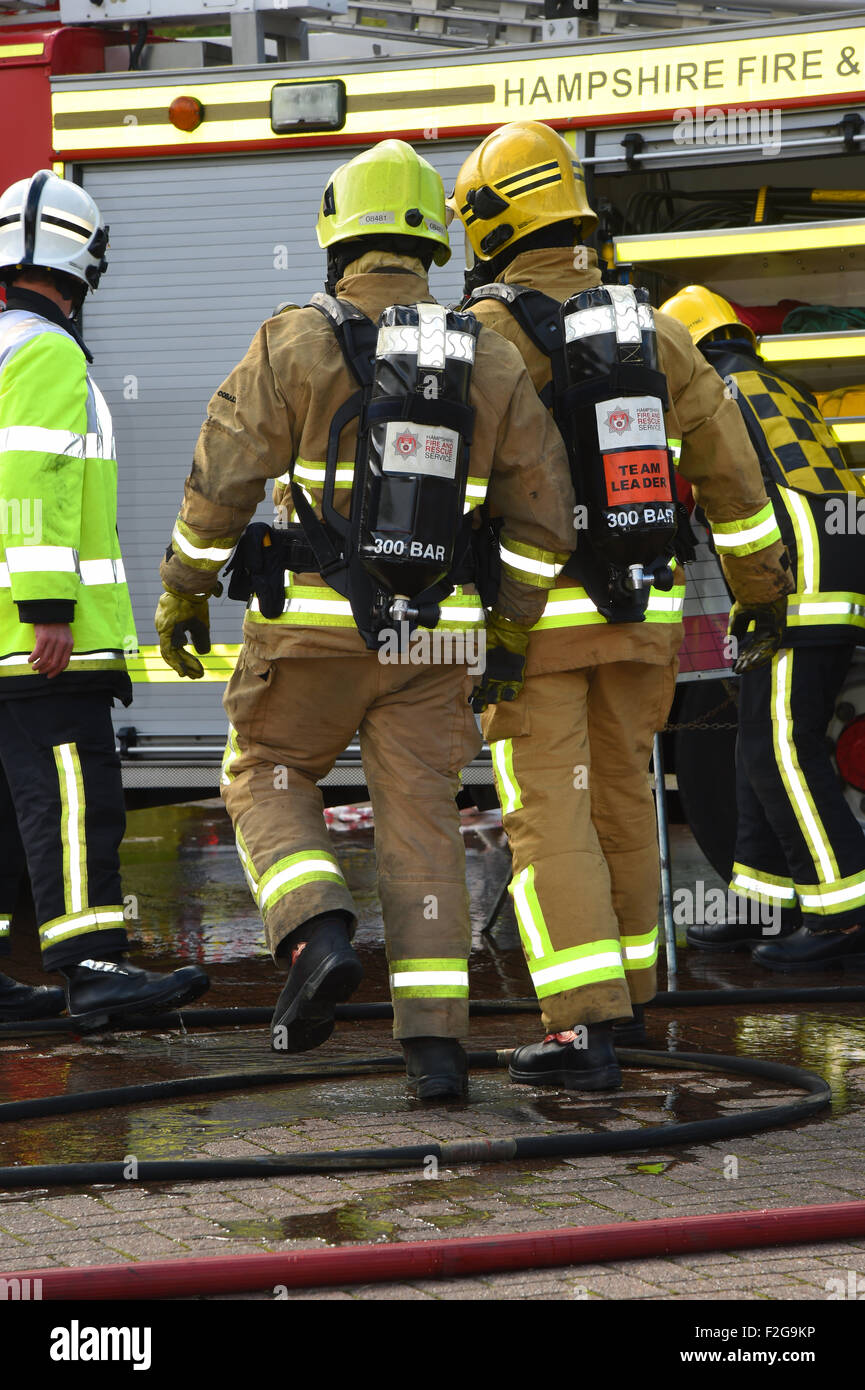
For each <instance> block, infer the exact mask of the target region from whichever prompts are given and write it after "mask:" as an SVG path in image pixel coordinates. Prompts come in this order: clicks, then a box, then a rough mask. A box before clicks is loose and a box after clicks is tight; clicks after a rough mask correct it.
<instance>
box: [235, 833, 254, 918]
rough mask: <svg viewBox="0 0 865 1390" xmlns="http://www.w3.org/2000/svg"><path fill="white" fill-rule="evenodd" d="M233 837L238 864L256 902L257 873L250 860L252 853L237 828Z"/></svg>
mask: <svg viewBox="0 0 865 1390" xmlns="http://www.w3.org/2000/svg"><path fill="white" fill-rule="evenodd" d="M234 838H235V843H236V845H237V853H238V855H239V856H240V864H241V867H242V869H243V872H244V874H245V875H246V881H247V883H248V884H249V891H250V893H251V894H252V896H253V897H254V898H255V900H256V902H258V875H257V873H256V872H255V865H254V864H253V862H252V855H251V854H250V852H249V850H248V849H247V847H246V841H245V840H244V838H243V835H242V833H241V832H240V831H239V830H238V831H237V832H236V833H235V837H234Z"/></svg>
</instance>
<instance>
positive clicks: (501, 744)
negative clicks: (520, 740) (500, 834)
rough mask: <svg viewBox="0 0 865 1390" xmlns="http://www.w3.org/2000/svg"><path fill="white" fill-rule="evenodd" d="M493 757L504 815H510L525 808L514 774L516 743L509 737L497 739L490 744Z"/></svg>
mask: <svg viewBox="0 0 865 1390" xmlns="http://www.w3.org/2000/svg"><path fill="white" fill-rule="evenodd" d="M490 753H491V754H492V759H493V772H494V773H495V779H496V784H497V786H498V793H499V801H500V802H501V806H502V815H503V816H510V815H512V814H513V813H514V811H521V810H522V809H523V798H522V793H521V791H520V784H519V782H518V781H517V779H516V776H515V774H514V745H513V740H512V739H509V738H500V739H496V741H495V743H491V744H490Z"/></svg>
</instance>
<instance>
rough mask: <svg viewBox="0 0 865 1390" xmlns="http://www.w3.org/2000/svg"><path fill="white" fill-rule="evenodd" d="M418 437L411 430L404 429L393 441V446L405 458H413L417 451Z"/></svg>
mask: <svg viewBox="0 0 865 1390" xmlns="http://www.w3.org/2000/svg"><path fill="white" fill-rule="evenodd" d="M417 445H418V438H417V435H416V434H412V433H411V431H410V430H403V432H402V434H398V435H397V437H396V439H395V440H394V441H393V447H394V448H395V449H396V451H397V453H398V454H401V455H402V457H403V458H413V457H414V455H415V454H416V453H417Z"/></svg>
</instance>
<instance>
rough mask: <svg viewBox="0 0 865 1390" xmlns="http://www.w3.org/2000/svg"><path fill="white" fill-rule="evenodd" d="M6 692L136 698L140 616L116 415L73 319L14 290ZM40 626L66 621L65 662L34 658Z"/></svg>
mask: <svg viewBox="0 0 865 1390" xmlns="http://www.w3.org/2000/svg"><path fill="white" fill-rule="evenodd" d="M0 507H2V515H0V699H2V698H8V696H10V695H23V694H32V693H43V692H56V691H58V690H59V689H62V688H71V687H75V688H79V687H83V688H85V689H89V688H92V687H94V686H96V687H99V688H102V689H105V688H107V689H110V690H111V691H112V692H113V693H114V694H116V695H118V696H119V697H120V698H121V699H123V701H124V703H125V704H128V703H129V701H130V700H131V698H132V690H131V686H130V683H129V677H128V675H127V673H126V661H125V656H126V655H127V654H131V653H134V651H135V649H136V645H137V644H136V638H135V624H134V620H133V616H132V606H131V603H130V600H129V590H128V588H127V585H126V577H125V574H124V570H123V560H122V557H121V554H120V543H119V541H118V538H117V463H116V461H115V457H114V433H113V427H112V422H111V414H110V412H109V409H108V406H107V405H106V403H105V400H104V398H103V396H102V394H101V392H100V391H99V388H98V387H97V386H96V385H95V383H94V382H93V381H91V379H90V377H89V375H88V372H87V363H86V360H85V349H84V347H83V344H82V343H81V342H80V340H79V339H78V337H77V334H76V333H75V330H74V328H73V326H72V324H71V323H70V322H69V320H68V319H66V318H65V316H64V315H63V313H62V312H61V310H60V309H59V308H58V307H57V306H56V305H55V304H54V303H53V302H52V301H51V300H50V299H47V298H46V297H45V296H43V295H39V294H34V293H32V292H30V291H25V290H20V289H17V290H16V289H13V290H12V291H11V292H10V295H9V307H8V308H7V309H5V310H4V311H3V312H2V313H0ZM34 623H69V624H70V625H71V628H72V635H73V639H74V647H73V651H72V656H71V659H70V662H69V666H68V667H67V669H66V671H64V672H63V673H62V674H61V675H60V676H57V677H55V678H54V679H52V680H48V678H47V677H46V676H40V675H39V674H38V673H37V672H36V671H35V670H34V668H33V667H32V666H30V665H29V663H28V661H27V657H28V655H29V653H30V652H31V651H32V650H33V647H34V645H35V635H34V631H33V625H34Z"/></svg>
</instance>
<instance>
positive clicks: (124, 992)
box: [60, 958, 210, 1028]
mask: <svg viewBox="0 0 865 1390" xmlns="http://www.w3.org/2000/svg"><path fill="white" fill-rule="evenodd" d="M60 973H61V974H62V975H64V976H65V978H66V1003H67V1007H68V1009H69V1013H70V1015H71V1016H72V1017H73V1018H74V1019H75V1021H76V1023H78V1024H79V1025H80V1026H81V1027H82V1028H100V1027H102V1026H103V1024H106V1023H112V1022H115V1021H116V1020H117V1019H121V1018H126V1017H128V1016H129V1015H131V1014H141V1015H144V1016H147V1015H149V1014H161V1013H166V1012H167V1011H168V1010H170V1009H181V1008H183V1007H184V1005H186V1004H191V1003H192V1001H193V1000H194V999H199V998H200V997H201V995H202V994H204V992H205V990H207V989H209V988H210V980H209V979H208V977H207V975H206V974H205V972H204V971H203V970H202V968H201V966H200V965H184V966H182V967H181V968H180V969H179V970H172V971H171V973H170V974H168V975H157V974H155V973H153V972H152V971H149V970H142V969H141V968H140V966H137V965H131V964H130V963H129V961H128V960H123V959H121V960H93V959H92V958H88V959H87V960H82V961H79V962H78V964H77V965H69V966H66V967H65V969H63V970H62V971H61V972H60Z"/></svg>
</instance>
